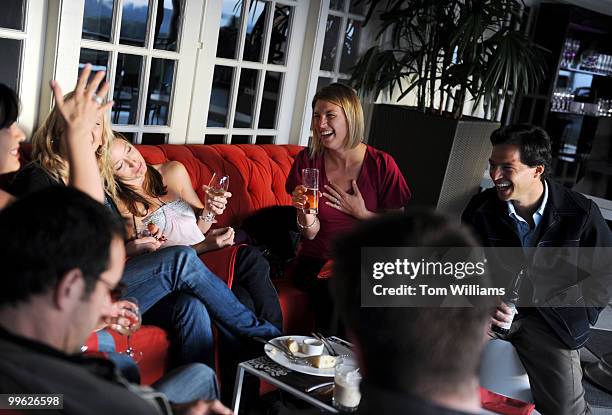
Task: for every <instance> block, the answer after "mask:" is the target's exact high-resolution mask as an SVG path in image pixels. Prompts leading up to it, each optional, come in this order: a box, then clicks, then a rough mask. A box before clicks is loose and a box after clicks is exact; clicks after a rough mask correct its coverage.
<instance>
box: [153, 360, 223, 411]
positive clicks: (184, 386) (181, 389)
mask: <svg viewBox="0 0 612 415" xmlns="http://www.w3.org/2000/svg"><path fill="white" fill-rule="evenodd" d="M151 386H152V387H153V389H155V390H157V391H159V392H162V393H163V394H164V395H166V397H167V398H168V400H169V401H170V402H172V403H187V402H192V401H195V400H197V399H204V400H212V399H218V398H219V388H218V386H217V378H216V377H215V372H214V371H213V370H212V369H211V368H209V367H206V366H205V365H203V364H201V363H192V364H190V365H186V366H182V367H179V368H177V369H174V370H172V371H170V372H168V373H167V374H165V375H164V377H163V378H161V379H160V380H158V381H157V382H155V383H154V384H153V385H151Z"/></svg>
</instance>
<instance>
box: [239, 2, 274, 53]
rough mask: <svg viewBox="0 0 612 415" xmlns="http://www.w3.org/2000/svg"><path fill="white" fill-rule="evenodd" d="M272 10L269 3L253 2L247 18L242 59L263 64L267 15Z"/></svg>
mask: <svg viewBox="0 0 612 415" xmlns="http://www.w3.org/2000/svg"><path fill="white" fill-rule="evenodd" d="M269 8H270V3H268V2H265V3H264V2H261V1H256V2H251V7H250V10H249V14H248V16H247V30H246V38H245V40H244V51H243V53H242V59H244V60H247V61H253V62H261V58H262V51H263V43H264V31H265V30H266V15H267V14H268V13H267V10H268V9H269Z"/></svg>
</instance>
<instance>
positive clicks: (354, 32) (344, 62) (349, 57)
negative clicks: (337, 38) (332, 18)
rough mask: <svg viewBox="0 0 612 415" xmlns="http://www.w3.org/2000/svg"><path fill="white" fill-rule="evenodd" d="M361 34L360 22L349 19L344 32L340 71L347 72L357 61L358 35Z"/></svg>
mask: <svg viewBox="0 0 612 415" xmlns="http://www.w3.org/2000/svg"><path fill="white" fill-rule="evenodd" d="M360 35H361V22H358V21H356V20H349V21H348V23H347V25H346V32H345V34H344V45H343V47H342V57H341V58H340V72H343V73H348V72H350V69H351V67H352V66H354V65H355V62H357V58H358V56H357V54H358V51H359V37H360Z"/></svg>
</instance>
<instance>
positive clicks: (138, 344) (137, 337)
mask: <svg viewBox="0 0 612 415" xmlns="http://www.w3.org/2000/svg"><path fill="white" fill-rule="evenodd" d="M130 345H131V346H132V347H133V348H134V349H136V350H138V351H141V352H142V355H143V358H142V360H141V361H140V362H139V363H138V368H139V369H140V383H142V384H143V385H150V384H152V383H154V382H155V381H157V380H158V379H159V378H161V377H162V376H163V374H164V372H165V371H166V368H168V367H169V358H170V356H169V354H168V349H169V347H170V341H169V340H168V335H167V334H166V332H165V331H164V330H162V329H161V328H159V327H156V326H142V327H141V328H140V330H138V331H137V332H136V333H134V334H133V335H132V337H131V338H130ZM85 346H87V351H86V353H90V352H94V353H95V352H101V353H109V352H118V353H120V352H123V351H125V349H126V348H127V336H123V335H121V334H119V333H117V332H115V331H112V330H100V331H97V332H94V333H92V334H91V335H90V336H89V338H88V339H87V341H86V342H85Z"/></svg>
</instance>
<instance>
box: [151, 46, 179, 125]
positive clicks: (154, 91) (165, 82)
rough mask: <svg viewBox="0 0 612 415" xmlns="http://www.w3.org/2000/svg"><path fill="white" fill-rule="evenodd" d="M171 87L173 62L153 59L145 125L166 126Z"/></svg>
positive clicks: (172, 82) (172, 83)
mask: <svg viewBox="0 0 612 415" xmlns="http://www.w3.org/2000/svg"><path fill="white" fill-rule="evenodd" d="M172 85H174V61H173V60H169V59H158V58H153V59H152V61H151V74H150V75H149V92H148V94H149V96H148V97H147V110H146V111H147V115H146V116H145V124H148V125H151V124H154V125H168V114H170V98H171V97H172Z"/></svg>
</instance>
